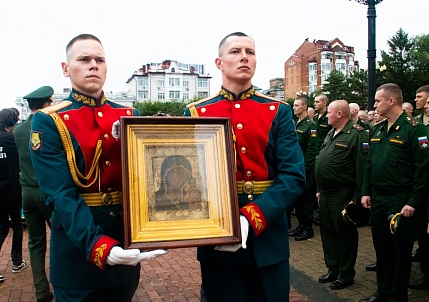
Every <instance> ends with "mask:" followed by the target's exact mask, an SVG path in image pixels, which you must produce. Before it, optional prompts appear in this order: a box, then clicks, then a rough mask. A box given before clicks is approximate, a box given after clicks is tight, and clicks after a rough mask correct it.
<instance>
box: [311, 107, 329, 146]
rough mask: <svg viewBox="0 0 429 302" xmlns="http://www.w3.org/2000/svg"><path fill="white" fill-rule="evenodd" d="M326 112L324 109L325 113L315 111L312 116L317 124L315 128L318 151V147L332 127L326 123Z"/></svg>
mask: <svg viewBox="0 0 429 302" xmlns="http://www.w3.org/2000/svg"><path fill="white" fill-rule="evenodd" d="M327 114H328V111H325V113H323V114H322V115H320V114H319V113H317V114H316V115H315V116H314V117H313V121H315V122H316V124H317V128H316V130H317V139H318V143H319V151H320V148H321V147H322V144H323V141H324V140H325V137H326V135H327V134H328V132H329V131H330V130H331V129H332V127H331V125H329V124H328V118H327V116H326V115H327Z"/></svg>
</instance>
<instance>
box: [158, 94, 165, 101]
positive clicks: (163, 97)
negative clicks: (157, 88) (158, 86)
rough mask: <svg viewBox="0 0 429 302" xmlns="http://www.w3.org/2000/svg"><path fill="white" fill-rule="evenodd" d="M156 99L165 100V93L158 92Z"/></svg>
mask: <svg viewBox="0 0 429 302" xmlns="http://www.w3.org/2000/svg"><path fill="white" fill-rule="evenodd" d="M158 100H165V93H164V92H158Z"/></svg>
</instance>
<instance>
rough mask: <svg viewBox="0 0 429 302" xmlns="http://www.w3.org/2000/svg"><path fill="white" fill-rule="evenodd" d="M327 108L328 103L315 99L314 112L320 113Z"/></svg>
mask: <svg viewBox="0 0 429 302" xmlns="http://www.w3.org/2000/svg"><path fill="white" fill-rule="evenodd" d="M325 107H326V102H325V101H324V100H322V99H321V98H319V97H316V98H315V99H314V110H316V111H320V110H322V109H324V108H325Z"/></svg>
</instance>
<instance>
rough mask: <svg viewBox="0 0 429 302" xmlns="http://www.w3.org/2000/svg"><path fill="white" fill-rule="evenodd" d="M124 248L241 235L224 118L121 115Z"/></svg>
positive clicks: (224, 240)
mask: <svg viewBox="0 0 429 302" xmlns="http://www.w3.org/2000/svg"><path fill="white" fill-rule="evenodd" d="M121 139H122V140H121V151H122V176H123V177H122V179H123V181H122V185H123V207H124V218H125V219H124V223H125V225H124V232H125V240H124V244H125V248H139V249H140V250H148V249H158V248H163V249H168V248H180V247H190V246H202V245H221V244H234V243H238V242H241V233H240V223H239V206H238V200H237V198H238V197H237V184H236V181H235V156H234V146H233V140H232V130H231V124H230V120H229V118H193V117H137V116H132V117H121Z"/></svg>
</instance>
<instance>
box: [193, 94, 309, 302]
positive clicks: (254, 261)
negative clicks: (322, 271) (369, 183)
mask: <svg viewBox="0 0 429 302" xmlns="http://www.w3.org/2000/svg"><path fill="white" fill-rule="evenodd" d="M185 115H187V116H199V117H230V119H231V124H232V127H233V137H234V143H235V153H236V164H237V166H236V180H237V187H238V188H237V189H238V202H239V208H240V214H241V215H244V216H245V217H246V218H247V220H248V222H249V224H250V229H251V230H250V232H249V236H248V239H247V248H246V249H242V248H240V249H239V250H238V251H236V252H225V251H217V250H215V249H214V247H213V246H206V247H199V248H198V252H197V257H198V260H199V261H200V263H201V271H202V280H203V286H204V290H205V292H206V295H207V298H208V301H281V300H284V299H285V296H287V297H288V296H289V262H288V259H289V239H288V235H287V234H288V225H287V217H286V209H287V208H288V207H289V206H290V205H292V204H293V203H294V202H295V200H296V199H297V198H298V197H299V196H300V195H301V193H302V191H303V189H304V185H305V174H304V173H305V172H304V164H303V156H302V152H301V150H300V148H299V144H298V138H297V135H296V131H295V127H294V123H293V120H292V112H291V108H290V106H289V105H287V104H286V103H284V102H281V101H279V100H276V99H273V98H269V97H266V96H264V95H262V94H259V93H255V91H254V88H253V87H251V88H249V89H248V90H245V91H243V92H242V93H240V94H239V95H235V94H233V93H231V92H230V91H228V90H226V89H225V88H223V87H222V88H221V90H220V92H219V94H217V95H215V96H213V97H210V98H207V99H204V100H201V101H199V102H196V103H192V104H189V105H188V106H187V108H185ZM243 276H245V277H244V278H243ZM258 276H259V277H258ZM244 279H246V280H247V281H249V280H251V281H249V282H246V281H245V280H244ZM255 280H259V281H255ZM261 288H265V295H264V294H262V295H261V292H263V290H261Z"/></svg>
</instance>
